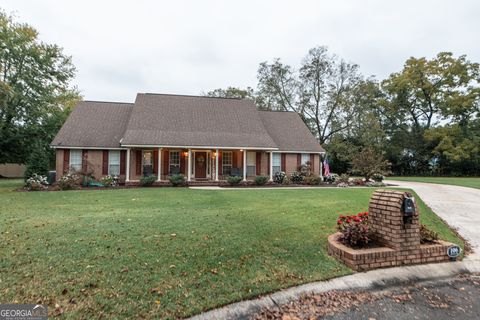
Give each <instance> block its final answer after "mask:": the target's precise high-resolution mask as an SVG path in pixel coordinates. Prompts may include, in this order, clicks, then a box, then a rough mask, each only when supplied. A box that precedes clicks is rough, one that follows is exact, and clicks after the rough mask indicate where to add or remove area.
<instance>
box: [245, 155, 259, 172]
mask: <svg viewBox="0 0 480 320" xmlns="http://www.w3.org/2000/svg"><path fill="white" fill-rule="evenodd" d="M256 162H257V153H256V152H247V175H248V176H254V175H256V174H257V172H256Z"/></svg>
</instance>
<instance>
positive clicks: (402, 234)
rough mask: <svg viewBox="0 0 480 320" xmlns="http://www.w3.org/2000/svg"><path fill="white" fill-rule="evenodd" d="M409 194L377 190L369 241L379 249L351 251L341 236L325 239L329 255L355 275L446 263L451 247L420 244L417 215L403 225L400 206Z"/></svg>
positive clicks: (441, 243)
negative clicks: (391, 268) (421, 264)
mask: <svg viewBox="0 0 480 320" xmlns="http://www.w3.org/2000/svg"><path fill="white" fill-rule="evenodd" d="M406 196H411V195H410V194H409V193H408V192H403V191H396V190H377V191H375V192H374V193H373V195H372V198H371V199H370V203H369V218H368V219H369V225H370V230H371V231H372V238H373V239H374V240H375V242H376V243H377V244H380V245H382V246H381V247H376V248H368V249H353V248H350V247H347V246H345V245H344V244H342V243H341V242H340V241H339V240H338V239H339V237H340V235H341V234H340V233H336V234H333V235H331V236H330V237H329V238H328V253H329V254H330V255H332V256H334V257H336V258H338V259H340V260H342V261H343V262H344V263H345V264H346V265H347V266H349V267H350V268H352V269H354V270H357V271H365V270H370V269H375V268H382V267H393V266H401V265H409V264H418V263H431V262H446V261H449V260H450V258H449V257H448V256H447V249H448V247H450V246H452V245H453V244H452V243H449V242H445V241H437V243H434V244H420V226H419V211H418V206H417V204H416V203H415V214H414V215H413V217H412V219H411V222H408V223H405V221H404V215H403V212H402V203H403V200H404V198H405V197H406Z"/></svg>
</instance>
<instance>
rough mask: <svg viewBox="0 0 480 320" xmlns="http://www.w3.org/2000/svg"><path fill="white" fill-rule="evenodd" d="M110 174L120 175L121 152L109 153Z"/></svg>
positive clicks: (111, 151)
mask: <svg viewBox="0 0 480 320" xmlns="http://www.w3.org/2000/svg"><path fill="white" fill-rule="evenodd" d="M108 174H109V175H111V176H118V175H120V151H119V150H110V151H108Z"/></svg>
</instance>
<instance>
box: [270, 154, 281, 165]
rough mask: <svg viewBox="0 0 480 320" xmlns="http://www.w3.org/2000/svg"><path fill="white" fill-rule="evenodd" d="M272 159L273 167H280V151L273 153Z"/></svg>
mask: <svg viewBox="0 0 480 320" xmlns="http://www.w3.org/2000/svg"><path fill="white" fill-rule="evenodd" d="M272 160H273V166H274V167H280V166H281V155H280V153H274V154H273V157H272Z"/></svg>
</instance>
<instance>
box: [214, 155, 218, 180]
mask: <svg viewBox="0 0 480 320" xmlns="http://www.w3.org/2000/svg"><path fill="white" fill-rule="evenodd" d="M215 181H218V149H216V151H215Z"/></svg>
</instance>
